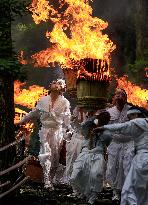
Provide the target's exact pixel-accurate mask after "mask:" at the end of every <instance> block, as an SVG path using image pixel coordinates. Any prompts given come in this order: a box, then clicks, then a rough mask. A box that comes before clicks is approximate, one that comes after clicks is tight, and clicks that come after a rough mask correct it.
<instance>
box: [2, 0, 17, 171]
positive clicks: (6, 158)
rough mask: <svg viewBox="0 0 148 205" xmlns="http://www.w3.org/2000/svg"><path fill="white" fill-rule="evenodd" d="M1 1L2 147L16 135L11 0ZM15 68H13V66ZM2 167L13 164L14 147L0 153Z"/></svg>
mask: <svg viewBox="0 0 148 205" xmlns="http://www.w3.org/2000/svg"><path fill="white" fill-rule="evenodd" d="M1 4H3V2H2V3H0V147H3V146H5V145H7V144H9V143H11V142H13V141H14V140H15V135H14V85H13V83H14V79H13V76H12V74H11V73H10V72H9V71H8V69H7V63H8V62H9V60H10V59H12V57H13V51H12V39H11V13H10V3H9V0H8V2H7V3H6V1H5V2H4V4H3V5H1ZM3 62H4V63H3ZM12 69H13V68H12ZM0 155H1V159H0V163H1V168H2V169H5V168H7V167H9V166H11V165H12V163H13V161H14V158H15V150H14V148H9V149H7V150H6V151H2V152H1V153H0Z"/></svg>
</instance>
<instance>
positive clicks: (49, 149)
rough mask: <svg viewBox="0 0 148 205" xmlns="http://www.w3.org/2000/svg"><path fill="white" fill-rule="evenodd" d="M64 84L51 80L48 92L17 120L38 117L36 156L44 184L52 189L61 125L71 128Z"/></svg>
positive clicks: (61, 136) (60, 145) (61, 137)
mask: <svg viewBox="0 0 148 205" xmlns="http://www.w3.org/2000/svg"><path fill="white" fill-rule="evenodd" d="M65 86H66V84H65V81H64V80H62V79H57V80H56V81H53V82H52V83H51V85H50V94H49V95H47V96H44V97H42V98H41V99H40V101H39V102H38V103H37V105H36V107H35V108H34V109H33V110H32V111H31V112H30V113H29V114H28V115H26V116H25V117H24V118H23V119H22V120H21V121H20V122H19V124H20V125H21V124H25V123H26V122H28V121H29V120H31V119H33V118H34V117H35V118H39V119H40V122H41V129H40V130H39V138H40V152H39V156H38V157H39V160H40V164H41V166H42V168H43V174H44V186H45V188H49V189H51V190H52V189H53V185H52V180H53V179H54V176H55V174H56V170H57V168H58V165H59V155H60V150H61V147H62V142H63V126H64V127H65V129H71V125H70V117H71V113H70V103H69V101H68V100H67V99H66V98H65V97H64V96H63V92H64V91H65Z"/></svg>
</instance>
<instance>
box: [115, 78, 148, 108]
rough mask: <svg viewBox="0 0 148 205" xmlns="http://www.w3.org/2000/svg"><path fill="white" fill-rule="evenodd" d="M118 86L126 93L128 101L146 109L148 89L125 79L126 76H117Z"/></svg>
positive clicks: (147, 105)
mask: <svg viewBox="0 0 148 205" xmlns="http://www.w3.org/2000/svg"><path fill="white" fill-rule="evenodd" d="M117 82H118V87H119V88H122V89H124V90H125V91H126V93H127V98H128V102H129V103H132V104H133V105H137V106H139V107H144V108H145V109H148V90H146V89H142V88H140V87H139V86H137V85H134V84H133V83H131V82H130V81H128V80H127V76H124V77H121V78H117Z"/></svg>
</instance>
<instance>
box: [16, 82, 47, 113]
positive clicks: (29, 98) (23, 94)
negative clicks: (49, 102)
mask: <svg viewBox="0 0 148 205" xmlns="http://www.w3.org/2000/svg"><path fill="white" fill-rule="evenodd" d="M24 85H25V83H21V82H19V81H15V83H14V102H15V104H20V105H23V106H25V107H28V108H30V109H31V108H33V107H34V106H35V104H36V102H37V101H38V100H39V99H40V98H41V97H42V96H44V95H47V94H48V90H46V89H44V87H40V86H37V85H32V86H30V87H29V89H24V88H22V87H23V86H24Z"/></svg>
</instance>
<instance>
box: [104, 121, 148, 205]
mask: <svg viewBox="0 0 148 205" xmlns="http://www.w3.org/2000/svg"><path fill="white" fill-rule="evenodd" d="M100 130H109V131H112V132H116V131H118V132H120V133H121V134H122V135H120V136H119V135H112V136H113V137H114V138H116V140H118V141H122V140H123V138H127V140H128V139H129V136H131V139H133V140H134V143H135V151H136V155H135V156H134V158H133V161H132V164H131V167H130V170H129V172H128V174H127V176H126V179H125V182H124V185H123V188H122V193H121V203H120V205H147V204H148V118H136V119H133V120H130V121H128V122H125V123H119V124H118V123H117V124H112V125H104V126H103V127H102V128H100Z"/></svg>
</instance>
